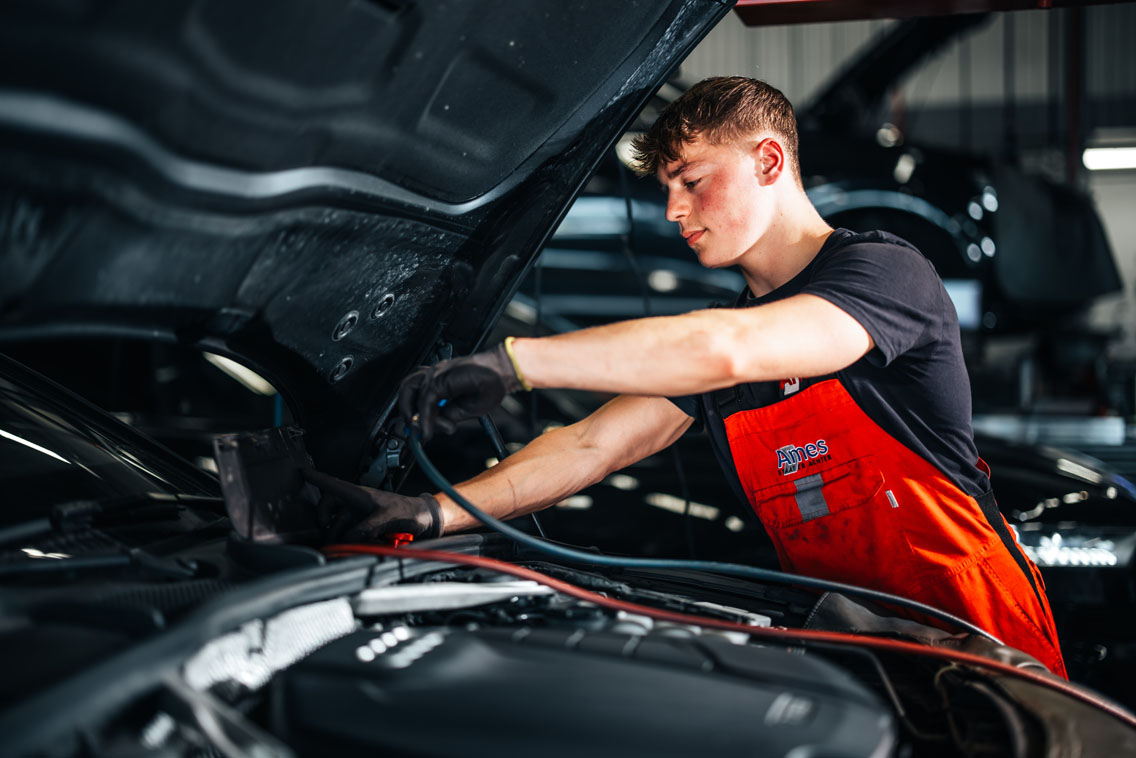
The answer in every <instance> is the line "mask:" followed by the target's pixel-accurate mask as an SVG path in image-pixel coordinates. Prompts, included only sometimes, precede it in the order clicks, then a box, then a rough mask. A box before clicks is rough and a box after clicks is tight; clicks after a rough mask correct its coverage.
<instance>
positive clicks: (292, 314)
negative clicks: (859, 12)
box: [0, 0, 729, 473]
mask: <svg viewBox="0 0 1136 758" xmlns="http://www.w3.org/2000/svg"><path fill="white" fill-rule="evenodd" d="M728 9H729V4H723V3H721V2H717V1H716V0H673V1H670V2H666V1H660V2H646V3H644V2H640V3H609V2H602V1H600V0H593V1H592V2H584V3H573V4H571V6H567V5H564V4H558V3H511V2H500V3H492V2H432V3H416V2H407V1H402V0H399V1H395V0H387V1H386V2H379V1H376V2H371V3H364V2H352V1H350V0H329V2H324V3H318V4H314V5H313V4H310V3H300V2H288V3H279V2H269V1H268V0H257V1H256V2H248V3H239V4H233V3H227V2H220V0H198V1H197V2H172V3H160V4H156V5H155V4H153V3H146V2H131V1H129V0H121V1H119V2H109V3H108V2H94V1H93V0H92V1H90V2H81V1H80V2H69V3H40V2H14V3H6V4H5V6H4V8H3V10H2V11H0V179H2V181H0V345H2V343H3V342H11V341H16V340H43V339H49V338H53V337H74V336H77V335H90V336H119V337H130V336H137V337H143V338H146V339H155V340H167V341H178V342H183V343H188V344H193V345H196V346H199V347H201V348H203V349H208V350H210V351H212V352H217V353H221V354H225V355H229V356H231V357H235V358H237V359H239V360H240V361H241V362H243V363H245V364H247V365H249V366H250V367H252V368H253V369H255V370H257V371H258V372H260V373H261V374H262V375H264V376H265V377H266V378H268V379H269V380H270V381H271V382H272V383H273V384H274V385H275V386H276V387H277V388H278V389H279V390H280V391H281V393H282V394H283V395H284V396H285V398H286V400H287V401H288V403H289V406H290V408H291V409H292V411H293V413H294V414H295V416H296V419H297V421H298V422H299V423H300V424H302V425H303V426H305V427H306V428H307V430H308V442H309V448H310V450H311V452H312V454H313V456H314V457H315V458H316V462H317V464H318V465H320V466H321V467H324V468H326V469H328V470H331V471H338V472H340V473H354V472H351V471H350V469H353V468H354V469H356V470H357V469H358V467H359V466H361V465H364V464H365V461H366V459H367V458H368V451H367V449H366V448H367V442H368V440H369V439H371V438H372V437H374V434H375V431H376V429H377V427H378V425H379V424H380V423H381V422H382V421H383V419H384V417H385V414H386V413H387V412H389V407H390V401H391V397H392V395H393V390H394V388H395V387H396V385H397V382H398V380H399V379H400V378H401V377H402V376H403V375H404V374H405V373H406V372H407V371H408V370H409V369H410V368H411V367H413V366H414V365H416V364H418V363H422V362H428V361H430V360H432V359H433V357H434V356H435V355H436V354H437V353H438V352H439V351H441V352H446V351H448V350H452V351H453V352H454V353H456V354H461V353H464V352H468V351H470V350H472V349H474V348H476V346H477V345H478V344H479V342H480V340H481V339H482V338H483V335H484V333H485V331H486V329H487V328H488V326H490V325H491V324H492V322H493V321H494V320H495V319H496V317H497V315H498V314H499V313H500V310H501V309H502V308H503V306H504V303H505V302H506V300H507V298H508V296H509V295H511V293H512V292H513V290H514V289H515V287H516V285H517V283H518V281H519V279H520V277H521V276H522V275H523V273H524V272H525V270H526V269H527V267H528V266H529V264H530V263H531V261H532V260H533V258H534V256H535V255H536V253H537V252H538V251H539V249H540V247H541V245H542V244H543V242H544V240H545V239H546V238H547V236H548V235H549V233H550V232H551V230H552V228H553V227H554V226H555V224H556V223H557V222H558V221H559V219H560V218H561V216H562V215H563V213H564V212H565V209H566V208H567V206H568V204H569V203H570V202H571V200H572V198H573V197H574V196H575V194H576V192H577V191H578V189H579V188H580V186H581V184H582V183H583V181H584V180H585V179H586V178H587V176H588V174H589V173H590V172H591V171H592V169H593V168H594V166H595V164H596V163H597V161H598V160H599V158H600V156H601V155H602V154H603V152H604V151H605V150H606V149H607V148H608V147H609V146H610V144H611V143H612V142H613V141H614V140H615V139H616V138H617V137H618V135H619V134H620V132H621V131H622V129H623V128H624V126H625V125H626V124H627V123H628V122H629V121H630V120H631V119H632V118H633V117H634V116H635V114H636V113H637V112H638V110H639V109H640V108H641V106H642V104H643V103H644V102H645V101H646V99H647V98H648V97H649V96H650V95H651V93H652V92H653V91H654V89H655V88H656V87H657V85H658V84H659V82H661V81H662V80H663V79H664V78H665V77H666V76H667V74H668V73H670V71H671V70H672V69H673V68H674V67H675V66H676V65H677V64H678V63H679V61H681V60H682V58H683V57H684V56H685V55H686V54H687V53H688V52H689V50H690V49H691V48H692V47H693V46H694V45H695V44H696V43H697V42H698V41H699V40H700V39H701V38H702V37H703V36H704V35H705V34H706V33H707V32H708V31H709V29H710V28H711V27H712V26H713V24H714V23H715V22H716V21H717V20H718V19H719V18H721V16H722V15H724V14H725V13H726V12H727V11H728Z"/></svg>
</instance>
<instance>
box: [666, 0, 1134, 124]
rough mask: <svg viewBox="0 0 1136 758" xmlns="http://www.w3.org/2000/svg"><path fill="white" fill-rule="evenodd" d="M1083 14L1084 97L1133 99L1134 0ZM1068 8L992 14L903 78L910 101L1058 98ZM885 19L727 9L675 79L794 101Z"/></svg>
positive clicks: (880, 27) (882, 25)
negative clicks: (801, 17) (763, 15)
mask: <svg viewBox="0 0 1136 758" xmlns="http://www.w3.org/2000/svg"><path fill="white" fill-rule="evenodd" d="M1083 12H1084V14H1085V43H1084V45H1085V47H1084V49H1085V80H1086V95H1087V96H1088V97H1090V98H1095V97H1105V98H1131V99H1136V4H1118V5H1095V6H1089V7H1087V8H1084V9H1083ZM1070 13H1072V11H1070V10H1067V9H1058V10H1048V11H1021V12H1016V13H1004V14H997V15H996V16H995V18H994V19H993V21H992V22H991V23H990V24H989V25H987V26H986V27H984V28H982V29H981V30H979V31H978V32H976V33H974V34H972V35H970V36H969V37H966V38H965V39H963V40H962V41H960V42H956V43H954V44H952V45H950V46H949V47H948V48H947V49H946V50H945V51H944V52H943V53H941V54H940V55H939V56H938V57H937V58H935V59H934V60H932V61H931V62H929V63H928V64H926V65H925V66H924V67H923V68H922V69H921V70H920V71H919V72H917V73H916V74H915V75H914V76H913V77H912V78H910V79H909V80H908V81H907V82H906V89H907V90H908V99H909V100H912V101H914V100H918V101H919V102H923V103H925V104H928V105H930V104H953V103H958V102H959V101H960V100H966V99H968V98H969V99H970V101H971V102H975V103H992V102H998V103H1001V102H1003V101H1004V98H1005V96H1006V94H1007V92H1011V93H1012V94H1013V97H1014V100H1015V101H1019V102H1028V101H1039V100H1042V101H1044V100H1046V99H1049V98H1050V97H1051V96H1054V97H1056V98H1060V97H1062V95H1063V92H1064V86H1065V82H1064V72H1065V51H1066V31H1067V26H1068V23H1069V14H1070ZM893 23H894V22H892V21H848V22H842V23H828V24H799V25H791V26H771V27H746V26H745V25H743V24H742V22H741V21H739V20H738V18H737V16H735V15H734V14H730V15H729V16H728V17H727V18H725V19H724V20H723V21H722V23H720V24H719V25H718V26H717V28H715V29H714V30H713V31H712V32H711V33H710V35H709V36H708V37H707V38H706V40H705V41H704V42H703V43H702V44H701V45H699V46H698V48H697V49H696V50H695V51H694V52H693V53H692V54H691V55H690V57H689V58H687V60H686V62H685V63H684V64H683V67H682V77H683V78H684V79H686V80H687V81H690V82H694V81H698V80H699V79H702V78H704V77H706V76H713V75H719V74H743V75H746V76H756V77H757V78H759V79H764V80H766V81H768V82H769V83H771V84H773V85H774V86H776V87H778V88H780V89H781V90H782V91H784V92H785V94H786V95H787V96H788V97H789V99H790V100H791V101H793V102H794V103H802V102H804V101H805V100H806V99H807V98H808V96H809V95H810V94H812V93H813V92H814V91H815V90H816V88H817V87H818V86H819V85H820V84H821V83H823V82H824V81H825V80H826V79H828V77H829V76H831V75H832V73H833V72H834V71H835V70H837V69H838V68H839V67H840V66H841V64H843V63H844V61H846V60H847V59H848V57H849V56H850V55H852V54H853V53H854V52H855V51H857V50H858V49H859V48H860V47H861V46H862V45H864V44H865V43H867V42H868V41H869V40H871V39H872V38H873V37H875V36H876V35H878V34H880V33H881V32H882V31H884V30H886V29H887V28H888V27H889V26H890V25H891V24H893ZM1008 50H1009V51H1011V52H1012V63H1013V65H1012V68H1013V77H1012V79H1011V78H1010V77H1007V76H1006V75H1005V73H1006V72H1007V71H1008V69H1009V68H1010V67H1009V66H1007V62H1008V61H1009V60H1011V58H1009V57H1008V56H1007V51H1008ZM967 58H969V60H968V61H967V60H964V59H967ZM968 64H969V66H968ZM968 67H969V76H966V73H967V70H968Z"/></svg>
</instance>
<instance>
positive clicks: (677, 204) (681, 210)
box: [667, 192, 690, 221]
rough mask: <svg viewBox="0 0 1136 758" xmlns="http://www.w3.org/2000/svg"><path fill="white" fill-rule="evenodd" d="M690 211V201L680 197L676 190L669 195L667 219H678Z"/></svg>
mask: <svg viewBox="0 0 1136 758" xmlns="http://www.w3.org/2000/svg"><path fill="white" fill-rule="evenodd" d="M689 212H690V204H689V203H687V202H686V201H685V200H683V199H682V198H680V197H678V196H677V195H676V193H674V192H672V193H670V194H668V195H667V221H678V220H679V219H681V218H683V217H684V216H686V214H687V213H689Z"/></svg>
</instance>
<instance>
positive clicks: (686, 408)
mask: <svg viewBox="0 0 1136 758" xmlns="http://www.w3.org/2000/svg"><path fill="white" fill-rule="evenodd" d="M667 400H670V401H671V402H672V403H674V404H675V405H677V406H678V408H679V410H681V411H682V412H683V413H685V414H686V415H687V416H690V417H691V418H692V419H694V421H695V422H696V423H701V422H702V410H701V408H702V406H701V404H700V403H699V402H698V395H682V396H680V397H668V398H667Z"/></svg>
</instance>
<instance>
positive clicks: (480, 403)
mask: <svg viewBox="0 0 1136 758" xmlns="http://www.w3.org/2000/svg"><path fill="white" fill-rule="evenodd" d="M636 150H637V158H638V161H639V163H640V166H641V168H642V169H643V171H644V172H645V173H653V174H655V176H656V177H657V178H658V181H659V182H660V183H661V184H662V186H663V188H664V189H665V190H666V192H667V218H668V219H669V220H671V221H674V222H676V223H677V224H678V228H679V232H680V233H681V234H682V236H683V237H684V238H685V239H686V241H687V244H688V245H690V247H691V249H692V250H693V252H694V254H695V255H697V256H698V260H699V261H700V262H701V263H702V265H704V266H708V267H712V268H717V267H722V266H737V267H738V268H739V270H740V271H741V273H742V275H743V276H744V277H745V281H746V283H747V288H746V291H745V292H743V293H742V294H741V296H740V297H739V299H738V302H737V304H736V306H737V307H735V308H732V309H713V310H704V311H696V312H693V313H688V314H685V315H681V316H668V317H656V318H646V319H640V320H636V321H627V322H622V323H616V324H611V325H608V326H603V327H597V328H593V329H586V330H582V331H578V332H573V333H569V334H563V335H557V336H553V337H547V338H541V339H516V340H513V339H512V338H510V339H509V340H507V341H506V344H504V345H502V346H500V347H498V348H497V349H496V350H492V351H488V352H485V353H479V354H476V355H473V356H469V357H467V358H459V359H455V360H452V361H446V362H444V363H440V364H438V365H437V366H434V367H429V368H422V369H419V370H418V371H416V372H415V373H413V374H411V376H409V377H408V378H407V379H406V380H405V382H404V384H403V387H402V391H401V393H400V407H401V410H402V412H403V413H404V415H406V416H407V417H408V418H411V417H413V418H414V419H415V422H416V423H418V424H419V425H420V426H421V427H422V429H423V431H424V433H425V434H427V435H428V434H429V433H430V432H432V430H433V426H434V425H435V424H438V425H439V426H441V427H443V428H450V427H451V426H452V424H453V422H455V421H457V420H460V419H462V418H468V417H471V416H476V415H480V414H482V413H486V412H488V411H489V410H491V409H492V408H494V407H496V405H497V404H498V403H499V402H500V400H501V399H502V398H503V397H504V395H505V394H506V393H508V392H514V391H517V390H520V389H522V387H523V388H525V389H529V388H533V387H564V388H577V389H588V390H595V391H601V392H612V393H623V394H621V395H620V396H619V397H617V398H616V399H614V400H612V401H610V402H609V403H607V404H606V405H604V406H603V407H602V408H600V409H599V410H598V411H596V412H595V413H593V414H592V415H590V416H589V417H587V418H585V419H583V420H582V421H580V422H578V423H576V424H573V425H571V426H568V427H565V428H562V429H558V430H555V431H553V432H549V433H547V434H544V435H542V436H541V437H539V438H537V439H535V440H533V442H532V443H530V444H529V445H528V446H526V447H525V448H524V449H523V450H521V451H519V452H517V453H516V454H514V455H512V456H510V457H509V458H507V459H506V460H505V461H503V462H502V463H501V464H500V465H498V466H495V467H494V468H492V469H489V470H488V471H486V472H484V473H483V474H481V475H479V476H477V477H475V478H474V479H472V480H470V481H468V482H465V483H463V484H461V485H459V486H458V489H459V490H461V492H462V494H463V495H465V496H466V497H467V498H469V499H470V500H471V501H472V502H474V503H476V504H477V505H478V506H479V507H481V508H483V509H485V510H486V511H488V512H490V513H492V514H494V515H496V516H498V517H500V518H511V517H514V516H519V515H522V514H526V513H530V512H532V511H535V510H538V509H540V508H543V507H546V506H548V505H550V504H552V503H555V502H558V501H559V500H561V499H563V498H564V497H566V496H567V495H569V494H571V493H573V492H576V491H577V490H579V489H581V488H583V487H586V486H588V485H590V484H592V483H594V482H597V481H599V480H600V479H602V478H603V477H604V476H606V475H607V474H609V473H610V472H612V471H615V470H617V469H619V468H622V467H624V466H627V465H629V464H631V463H633V462H634V461H637V460H639V459H641V458H644V457H646V456H648V455H651V454H653V453H655V452H657V451H658V450H661V449H662V448H664V447H666V446H667V445H670V444H671V443H672V442H674V441H675V440H676V439H678V437H679V436H680V435H681V434H682V433H683V432H684V431H686V429H687V428H688V427H690V425H691V424H692V423H693V421H694V420H695V419H696V418H697V419H699V420H701V421H702V422H703V423H704V424H705V426H706V428H707V431H708V433H709V436H710V438H711V441H712V443H713V445H714V447H715V451H716V453H717V455H718V458H719V460H720V462H722V464H723V466H724V468H725V469H726V471H727V475H728V476H730V478H731V480H732V482H733V483H734V484H735V485H736V487H735V488H736V490H737V491H738V493H739V495H740V496H741V497H743V498H744V499H745V500H746V501H748V502H749V503H750V505H751V506H752V508H753V509H754V511H755V512H756V513H757V515H758V517H759V518H760V519H761V521H762V523H763V524H764V526H765V528H766V530H767V531H768V532H769V535H770V537H771V538H772V540H773V543H774V545H775V547H776V548H777V552H778V556H779V558H780V560H781V563H782V566H783V568H784V569H785V570H787V571H792V572H796V573H802V574H807V575H811V576H817V577H824V578H829V579H834V580H838V581H841V582H848V583H852V584H859V585H862V586H865V587H871V588H874V589H878V590H885V591H888V592H892V593H896V594H899V595H903V596H906V597H909V598H912V599H915V600H919V601H921V602H924V603H927V604H930V605H933V606H936V607H939V608H941V609H943V610H945V611H948V612H950V613H953V614H956V615H958V616H961V617H963V618H966V619H968V620H970V621H972V622H974V623H976V624H978V625H979V626H981V627H983V628H985V629H986V630H987V631H989V632H991V633H993V634H994V635H996V636H998V637H1001V638H1002V639H1003V640H1005V641H1006V642H1007V643H1008V644H1010V645H1012V646H1014V647H1018V648H1020V649H1022V650H1024V651H1026V652H1028V653H1030V654H1032V655H1034V656H1035V657H1037V658H1038V659H1039V660H1041V661H1042V662H1043V663H1044V664H1045V665H1046V666H1048V667H1049V668H1050V669H1051V670H1052V671H1053V672H1055V673H1057V674H1060V675H1064V673H1065V671H1064V665H1063V663H1062V659H1061V653H1060V650H1059V648H1058V645H1057V636H1056V632H1055V630H1054V627H1053V621H1052V617H1051V614H1050V610H1049V606H1048V602H1047V600H1046V598H1045V594H1044V587H1043V585H1042V581H1041V578H1040V575H1039V574H1038V572H1037V569H1036V567H1034V565H1033V564H1032V563H1031V562H1030V561H1029V559H1028V558H1027V557H1026V556H1025V555H1024V554H1023V553H1022V551H1021V548H1020V547H1019V546H1018V544H1017V543H1016V541H1015V540H1014V538H1013V536H1012V534H1011V533H1010V531H1009V530H1008V528H1007V526H1006V523H1005V522H1004V521H1003V520H1002V518H1001V516H1000V515H999V513H998V510H997V507H996V505H995V503H994V497H993V494H992V492H991V488H990V482H989V479H988V475H989V470H988V469H987V468H986V466H985V464H984V463H983V462H982V461H981V460H979V458H978V454H977V451H976V450H975V447H974V442H973V439H972V436H971V429H970V414H971V400H970V389H969V381H968V378H967V374H966V369H965V366H964V364H963V358H962V352H961V349H960V345H959V329H958V322H957V318H956V315H955V311H954V308H953V306H952V305H951V303H950V301H949V299H948V297H947V295H946V292H945V291H944V289H943V286H942V283H941V282H940V280H939V278H938V276H937V275H936V274H935V271H934V269H933V268H932V266H931V264H930V263H929V262H928V261H927V260H926V259H925V258H924V257H923V256H922V255H921V254H920V253H919V252H918V251H917V250H915V249H914V248H913V247H912V246H910V245H909V244H907V243H906V242H904V241H902V240H900V239H898V238H895V237H892V236H890V235H887V234H885V233H882V232H872V233H868V234H854V233H852V232H850V231H847V230H843V229H842V230H836V231H834V230H833V229H832V228H830V227H829V226H828V224H827V223H825V221H824V220H823V219H821V217H820V216H819V215H818V213H817V212H816V210H815V209H814V208H813V206H812V204H811V203H810V202H809V199H808V197H807V196H806V195H805V192H804V189H803V187H802V184H801V178H800V170H799V168H798V164H797V131H796V122H795V119H794V116H793V111H792V108H791V106H790V105H789V102H788V101H787V100H786V99H785V98H784V96H783V95H782V94H781V93H780V92H779V91H778V90H776V89H774V88H772V87H770V86H768V85H766V84H764V83H762V82H759V81H756V80H752V79H745V78H741V77H728V78H715V79H708V80H706V81H703V82H701V83H699V84H698V85H696V86H695V87H693V88H692V89H691V90H690V91H689V92H687V93H686V94H684V95H683V96H682V97H681V98H679V99H678V100H677V101H675V102H674V103H673V104H671V105H670V106H669V107H668V108H667V109H666V110H665V111H664V112H663V113H662V114H661V115H660V116H659V119H658V121H657V122H656V123H655V124H654V126H653V127H652V128H651V130H650V131H649V132H648V133H647V134H646V135H644V136H643V137H642V138H640V139H639V140H638V141H637V143H636ZM441 398H447V400H448V402H447V404H445V406H444V407H443V408H441V409H439V408H438V401H439V399H441ZM668 398H673V399H668ZM367 496H368V497H370V498H371V502H372V503H374V504H375V505H376V506H377V507H376V508H375V510H374V512H373V513H372V515H371V516H369V517H368V518H367V519H366V520H364V522H362V523H361V524H360V525H359V527H357V529H356V531H355V535H356V536H357V537H373V536H377V535H379V534H382V533H384V532H391V531H412V532H416V533H418V534H425V535H429V536H433V535H438V534H441V533H442V532H443V531H444V532H446V533H449V532H455V531H460V530H463V529H466V528H469V527H471V526H474V525H475V522H474V521H473V520H472V518H471V517H470V516H468V514H466V513H465V512H464V511H463V510H461V509H460V508H459V507H458V506H457V505H456V504H455V503H453V502H452V501H450V499H449V498H447V497H445V496H444V495H437V496H435V497H431V496H428V495H427V496H421V497H418V498H410V497H405V496H400V495H394V494H392V493H380V492H377V491H374V490H371V491H369V492H368V494H367Z"/></svg>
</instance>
